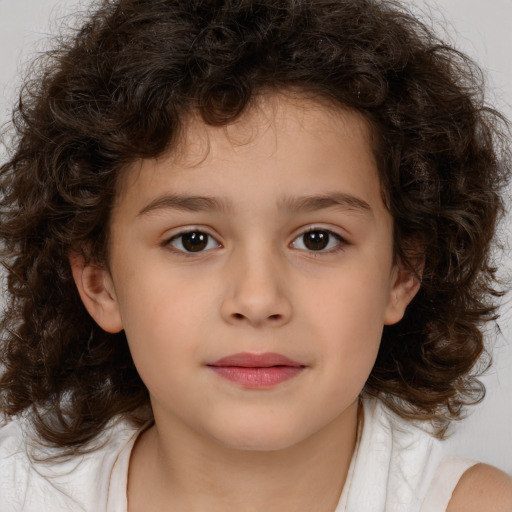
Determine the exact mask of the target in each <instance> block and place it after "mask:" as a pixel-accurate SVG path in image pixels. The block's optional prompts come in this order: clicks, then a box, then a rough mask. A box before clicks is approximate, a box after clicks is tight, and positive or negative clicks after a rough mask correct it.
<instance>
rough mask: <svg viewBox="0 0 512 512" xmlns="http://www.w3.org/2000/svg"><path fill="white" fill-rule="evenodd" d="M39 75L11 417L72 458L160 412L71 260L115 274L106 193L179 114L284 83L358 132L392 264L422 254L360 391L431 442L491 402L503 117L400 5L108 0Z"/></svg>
mask: <svg viewBox="0 0 512 512" xmlns="http://www.w3.org/2000/svg"><path fill="white" fill-rule="evenodd" d="M40 64H41V65H40V66H39V68H38V69H39V71H38V72H35V73H34V74H33V75H32V79H31V80H29V81H27V83H26V85H25V87H24V89H23V90H22V92H21V94H20V101H19V105H18V107H17V109H16V111H15V113H14V117H13V122H14V126H15V134H14V136H13V138H12V143H11V144H10V147H11V156H10V157H9V158H10V159H9V161H8V162H6V163H5V164H4V165H3V166H2V167H1V172H0V196H1V199H0V205H1V206H0V214H1V220H0V238H1V241H2V246H3V260H2V262H3V265H4V266H5V268H6V269H7V289H8V290H7V291H8V304H7V306H6V310H5V314H4V316H3V320H2V324H1V329H2V341H1V346H0V367H2V368H3V372H2V376H1V378H0V408H1V410H2V411H4V413H5V415H6V417H10V416H13V415H16V414H20V413H22V412H23V411H28V412H29V413H30V415H31V417H32V418H33V421H34V423H35V425H36V427H37V429H38V433H39V435H40V436H41V438H42V439H43V440H45V441H47V442H50V443H54V444H57V445H59V446H62V447H67V449H69V450H73V449H76V450H78V449H80V447H82V446H83V445H84V444H85V443H86V442H87V441H88V440H90V439H92V438H94V437H95V436H96V435H97V434H98V433H99V432H100V431H101V429H102V428H103V427H104V426H105V425H106V423H107V422H108V421H109V420H110V419H111V418H113V417H114V416H115V415H118V414H123V415H125V416H127V417H129V418H131V419H133V420H134V421H138V422H140V421H143V420H145V419H147V418H148V417H150V416H151V410H150V407H149V399H148V392H147V390H146V388H145V386H144V385H143V383H142V381H141V380H140V378H139V376H138V374H137V371H136V369H135V367H134V365H133V362H132V359H131V357H130V353H129V350H128V346H127V343H126V338H125V336H124V333H119V334H108V333H106V332H104V331H102V330H101V329H100V328H99V327H98V326H97V325H96V324H95V323H94V321H93V320H92V319H91V317H90V316H89V315H88V313H87V312H86V310H85V308H84V306H83V305H82V303H81V301H80V298H79V295H78V293H77V290H76V287H75V285H74V282H73V278H72V275H71V271H70V264H69V260H68V258H69V255H70V254H71V253H73V252H75V253H76V252H80V251H81V252H83V251H84V248H85V247H87V248H88V252H87V255H86V256H87V257H88V258H90V259H92V260H94V261H96V262H99V263H106V261H107V259H108V258H107V256H108V251H107V249H108V241H109V215H110V210H111V206H112V203H113V199H114V197H115V194H116V183H118V180H119V178H120V176H122V173H123V171H124V170H125V169H126V167H127V164H129V163H131V162H133V161H134V160H136V159H141V158H151V157H156V156H158V155H160V154H162V153H163V152H164V151H167V150H169V148H171V149H172V148H173V145H175V144H177V140H178V137H179V134H180V132H182V130H183V129H184V127H185V126H184V124H185V121H186V119H187V118H189V117H190V114H197V113H198V114H199V115H200V116H202V119H203V120H204V122H205V123H208V124H210V125H223V124H227V123H230V122H232V121H233V120H234V119H236V118H237V117H238V116H240V114H241V113H242V112H244V110H245V109H246V108H247V107H248V106H249V105H250V104H251V102H252V101H254V99H255V98H256V97H257V96H258V95H261V94H265V93H267V92H269V91H270V92H271V91H283V90H290V89H294V90H299V91H302V92H303V93H305V94H308V95H309V94H311V95H313V97H317V98H321V99H323V100H328V101H329V102H332V103H335V104H336V105H340V106H341V107H343V108H349V109H352V110H354V111H356V112H359V113H361V114H362V115H363V116H364V117H365V118H366V119H367V120H368V122H369V123H370V125H371V126H372V129H373V130H374V132H375V134H376V136H377V139H378V143H377V147H376V148H375V153H376V156H377V160H378V165H379V171H380V177H381V182H382V190H383V197H384V199H385V202H386V205H387V207H388V208H389V211H390V212H391V214H392V216H393V218H394V233H395V235H394V236H395V247H396V254H397V256H398V257H400V258H402V260H403V261H408V262H411V261H412V260H413V259H414V258H418V257H419V258H421V259H423V260H424V269H423V272H422V277H421V280H422V285H421V290H420V292H419V293H418V295H417V296H416V298H415V299H414V300H413V302H412V304H411V305H410V306H409V308H408V310H407V312H406V316H405V318H404V319H403V320H402V321H401V322H399V323H398V324H397V325H394V326H390V327H385V329H384V334H383V339H382V343H381V347H380V352H379V355H378V358H377V362H376V364H375V367H374V369H373V371H372V373H371V375H370V378H369V379H368V382H367V383H366V386H365V389H364V391H363V392H364V393H365V394H367V395H373V396H378V397H379V398H380V399H381V400H383V401H384V402H385V403H386V404H387V405H388V406H390V407H391V408H392V409H393V410H394V411H396V412H398V413H399V414H400V415H402V416H403V417H407V418H411V419H420V420H430V421H432V422H433V423H434V425H435V426H436V428H437V433H438V434H439V435H442V434H443V432H444V430H445V428H446V426H447V424H448V423H449V421H450V420H452V419H455V418H457V417H459V416H460V415H461V413H462V411H463V408H464V406H465V405H466V404H469V403H472V402H475V401H477V400H478V399H479V398H480V397H481V396H482V395H483V387H482V385H481V384H480V383H479V381H478V380H477V379H476V378H475V377H474V376H473V375H472V374H471V370H472V369H473V368H474V366H475V363H476V362H477V360H478V359H479V357H480V355H481V354H482V351H483V350H484V345H483V335H482V326H483V324H484V322H486V321H488V320H490V319H492V318H494V317H495V314H496V308H495V296H496V295H497V294H498V292H497V291H495V289H496V286H497V284H496V280H495V271H494V269H493V268H492V265H491V260H490V247H491V243H492V240H493V237H494V233H495V230H496V223H497V221H498V219H499V217H500V215H501V213H502V210H503V204H502V199H501V191H502V190H503V187H504V185H505V182H506V180H507V179H508V177H509V175H510V159H509V157H508V152H507V150H506V136H505V135H504V134H505V133H506V128H507V127H506V122H505V121H504V119H503V118H502V117H501V116H500V115H499V114H498V113H497V112H495V111H494V110H492V109H490V108H488V107H486V106H485V104H484V100H483V92H482V91H483V87H482V80H481V73H480V72H479V70H478V68H476V67H475V66H474V65H473V64H472V62H471V61H470V60H469V59H468V58H467V57H466V56H464V55H463V54H461V53H459V52H458V51H456V50H454V49H453V48H451V47H450V46H448V45H446V44H444V43H443V42H441V41H440V40H439V39H438V38H437V37H436V36H435V35H434V34H433V33H432V32H431V31H430V29H428V28H427V27H426V26H425V25H423V24H422V23H420V22H419V21H418V20H417V19H416V18H415V17H414V16H412V15H411V14H410V13H408V12H407V11H406V10H404V8H402V7H400V6H399V5H398V4H396V3H395V2H393V1H385V0H383V1H377V0H313V1H312V0H187V1H186V2H180V1H178V0H117V1H110V0H103V1H102V2H100V3H99V4H98V5H96V6H95V8H94V10H92V11H91V13H90V14H88V15H87V17H86V19H85V20H83V25H82V26H81V28H80V29H79V30H78V31H77V32H76V33H75V34H72V35H70V36H68V37H67V38H61V40H60V42H59V45H58V47H57V49H55V50H53V51H52V52H49V53H48V54H47V55H46V56H45V57H44V59H43V61H42V63H40ZM418 245H420V246H421V247H422V254H420V255H418V254H413V253H412V249H411V248H412V247H418ZM412 266H414V264H412Z"/></svg>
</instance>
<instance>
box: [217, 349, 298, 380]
mask: <svg viewBox="0 0 512 512" xmlns="http://www.w3.org/2000/svg"><path fill="white" fill-rule="evenodd" d="M207 366H208V367H209V368H211V369H212V370H213V371H214V372H215V373H216V374H217V375H219V376H220V377H223V378H224V379H227V380H230V381H232V382H235V383H237V384H239V385H241V386H243V387H246V388H252V389H257V388H266V387H271V386H275V385H277V384H280V383H281V382H284V381H286V380H289V379H291V378H292V377H295V376H296V375H298V374H299V373H301V372H302V370H304V368H305V366H304V365H302V364H301V363H298V362H297V361H293V360H292V359H289V358H288V357H285V356H283V355H281V354H275V353H272V352H267V353H265V354H251V353H248V352H240V353H238V354H233V355H230V356H227V357H223V358H222V359H219V360H218V361H215V362H214V363H210V364H208V365H207Z"/></svg>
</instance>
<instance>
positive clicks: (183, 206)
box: [138, 194, 230, 216]
mask: <svg viewBox="0 0 512 512" xmlns="http://www.w3.org/2000/svg"><path fill="white" fill-rule="evenodd" d="M168 209H171V210H182V211H187V212H205V211H220V212H225V213H226V212H228V211H230V207H229V204H228V202H227V201H226V200H224V199H219V198H216V197H204V196H182V195H177V194H169V195H165V196H162V197H157V198H156V199H154V200H153V201H151V202H150V203H149V204H147V205H146V206H144V208H142V209H141V210H140V211H139V213H138V216H140V215H145V214H147V213H150V212H154V211H155V210H168Z"/></svg>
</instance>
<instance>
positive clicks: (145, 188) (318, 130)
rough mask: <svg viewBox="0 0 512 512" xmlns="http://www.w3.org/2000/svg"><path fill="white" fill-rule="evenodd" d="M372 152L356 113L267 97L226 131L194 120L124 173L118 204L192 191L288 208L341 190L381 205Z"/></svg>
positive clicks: (295, 99) (369, 135)
mask: <svg viewBox="0 0 512 512" xmlns="http://www.w3.org/2000/svg"><path fill="white" fill-rule="evenodd" d="M372 147H373V132H372V129H371V127H370V126H369V123H368V122H367V121H366V120H365V119H364V117H363V116H362V115H360V114H358V113H356V112H353V111H350V110H348V109H341V108H339V107H334V106H333V105H330V104H327V102H320V101H316V100H311V99H307V98H304V97H300V96H296V95H295V96H293V95H277V94H276V95H267V96H262V97H260V98H258V99H257V101H255V102H254V103H253V105H252V106H251V107H250V108H248V110H247V111H246V112H244V114H243V115H242V116H240V118H238V119H237V120H236V121H234V122H232V123H230V124H228V125H225V126H211V125H207V124H205V123H204V122H203V121H202V120H201V119H200V118H199V117H197V116H196V117H194V116H191V117H190V118H189V119H188V120H187V123H186V125H185V129H184V130H183V133H182V136H181V138H180V139H179V140H178V143H177V144H176V145H175V146H174V147H173V148H169V150H168V151H167V152H166V153H164V154H163V155H161V156H160V157H158V158H155V159H145V160H140V161H137V162H135V163H133V164H132V165H131V166H130V168H128V169H127V170H126V173H125V176H123V179H122V181H121V183H120V187H119V188H118V195H117V201H116V206H117V207H119V206H120V205H121V204H124V203H126V202H127V201H129V202H131V203H135V202H136V203H137V204H138V205H139V206H140V204H142V203H144V202H145V203H146V204H147V203H148V202H150V201H152V200H154V199H155V197H157V196H158V195H165V194H189V195H190V193H192V195H196V196H203V197H204V196H211V195H214V196H216V197H217V198H219V199H223V196H224V195H225V196H231V199H230V200H229V201H227V200H226V204H227V203H228V202H230V201H232V200H233V198H234V199H235V200H239V201H240V202H243V203H244V204H245V205H250V204H252V203H258V204H262V203H267V204H270V203H274V204H277V203H280V204H283V202H286V201H287V199H288V198H287V197H285V196H297V197H298V196H302V197H304V196H305V195H306V193H307V192H308V191H310V192H311V194H313V193H315V194H316V195H317V196H320V195H325V194H327V193H330V191H331V189H336V188H338V192H341V193H344V192H347V193H349V194H353V195H354V196H358V195H359V196H361V195H366V196H367V197H366V199H363V198H361V199H363V202H364V201H366V202H370V201H373V202H378V200H379V197H380V195H381V194H380V182H379V179H378V173H377V166H376V161H375V156H374V151H373V149H372ZM248 191H249V192H248ZM376 196H379V197H376Z"/></svg>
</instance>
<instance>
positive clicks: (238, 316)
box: [233, 313, 244, 320]
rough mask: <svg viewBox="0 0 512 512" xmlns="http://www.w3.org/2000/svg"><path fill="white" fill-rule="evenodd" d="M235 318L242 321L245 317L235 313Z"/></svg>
mask: <svg viewBox="0 0 512 512" xmlns="http://www.w3.org/2000/svg"><path fill="white" fill-rule="evenodd" d="M233 316H234V317H235V318H236V319H237V320H241V319H242V318H243V317H244V315H242V313H235V314H234V315H233Z"/></svg>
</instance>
